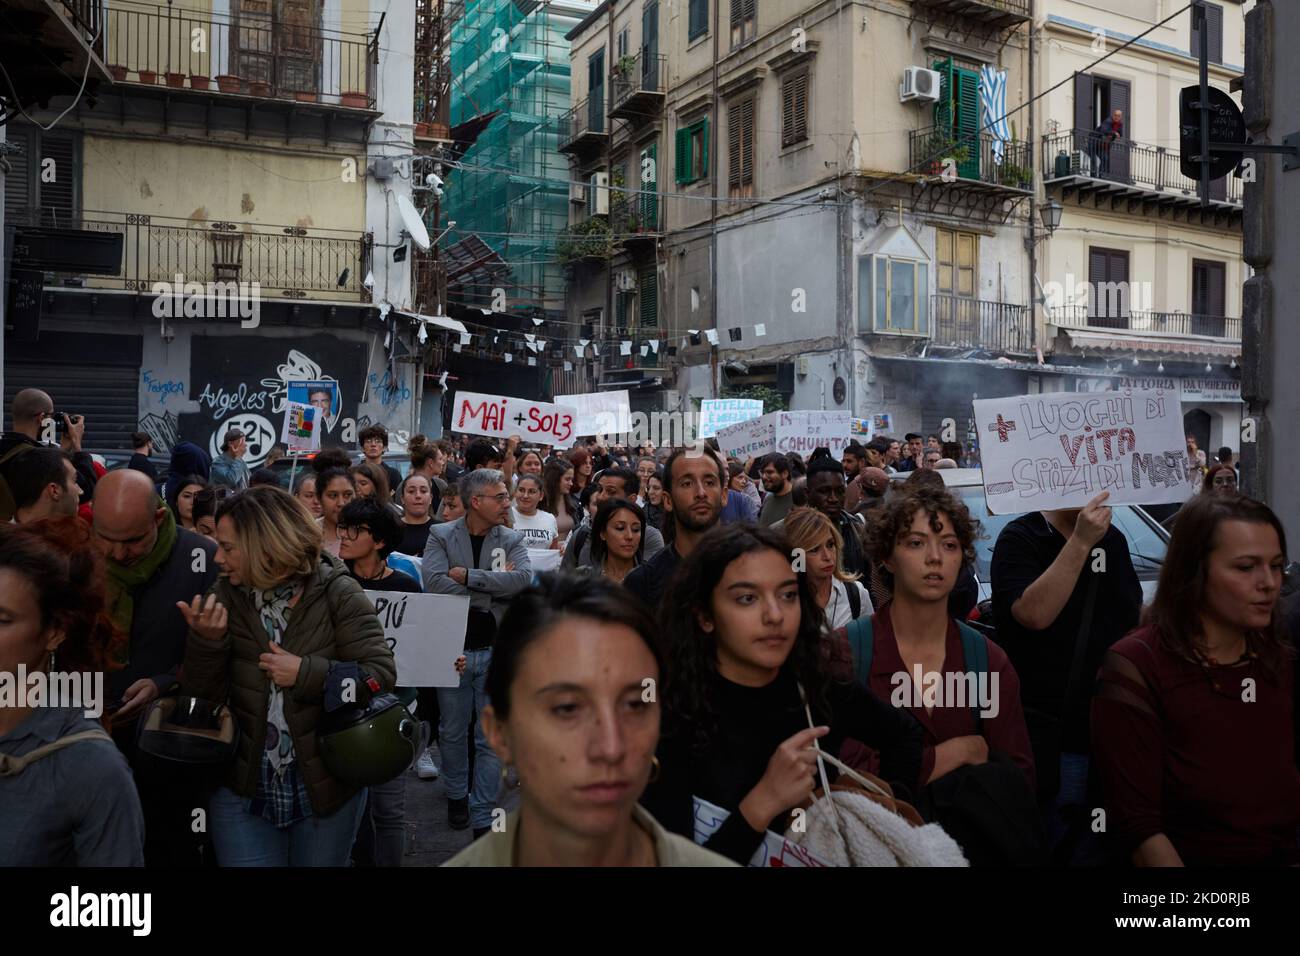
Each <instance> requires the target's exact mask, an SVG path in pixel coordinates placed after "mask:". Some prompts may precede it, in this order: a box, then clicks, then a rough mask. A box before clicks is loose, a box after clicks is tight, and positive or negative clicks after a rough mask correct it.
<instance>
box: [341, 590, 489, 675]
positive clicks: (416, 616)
mask: <svg viewBox="0 0 1300 956" xmlns="http://www.w3.org/2000/svg"><path fill="white" fill-rule="evenodd" d="M366 597H368V598H370V603H372V604H373V605H374V606H375V610H376V611H377V612H379V623H380V624H382V625H383V626H384V638H385V639H386V640H387V641H388V647H389V648H390V649H391V650H392V652H393V656H394V657H395V658H396V659H397V684H398V686H400V687H459V686H460V675H459V674H457V673H456V658H458V657H460V655H461V654H462V653H463V652H464V649H465V625H466V622H467V621H468V620H469V595H467V594H404V593H402V592H400V591H367V592H366Z"/></svg>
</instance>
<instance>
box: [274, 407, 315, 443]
mask: <svg viewBox="0 0 1300 956" xmlns="http://www.w3.org/2000/svg"><path fill="white" fill-rule="evenodd" d="M320 415H321V413H320V409H318V408H317V407H316V406H315V405H306V404H303V403H302V402H285V403H284V427H283V428H281V429H280V441H282V442H284V444H285V447H286V448H288V450H289V453H290V454H299V453H301V452H313V451H319V450H320Z"/></svg>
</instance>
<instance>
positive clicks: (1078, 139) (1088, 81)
mask: <svg viewBox="0 0 1300 956" xmlns="http://www.w3.org/2000/svg"><path fill="white" fill-rule="evenodd" d="M1099 122H1100V120H1098V119H1097V116H1096V114H1095V113H1094V111H1093V105H1092V77H1091V76H1090V75H1089V74H1087V73H1076V74H1074V148H1075V149H1087V148H1088V137H1089V136H1091V135H1092V131H1093V130H1094V129H1096V128H1097V124H1098V123H1099Z"/></svg>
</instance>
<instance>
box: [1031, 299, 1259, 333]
mask: <svg viewBox="0 0 1300 956" xmlns="http://www.w3.org/2000/svg"><path fill="white" fill-rule="evenodd" d="M1046 320H1047V322H1048V323H1049V324H1051V325H1056V326H1060V327H1061V328H1066V329H1079V330H1087V329H1124V330H1127V331H1129V332H1134V333H1137V334H1150V333H1155V334H1157V335H1168V336H1171V337H1172V336H1197V337H1201V338H1213V339H1222V340H1224V341H1227V342H1240V341H1241V319H1240V318H1232V317H1229V316H1223V315H1202V314H1197V313H1191V312H1146V311H1134V310H1130V309H1127V308H1125V307H1124V306H1123V305H1122V303H1112V304H1108V303H1106V302H1104V301H1103V302H1098V303H1096V304H1095V305H1092V306H1088V305H1064V306H1057V307H1056V308H1051V309H1048V310H1047V311H1046Z"/></svg>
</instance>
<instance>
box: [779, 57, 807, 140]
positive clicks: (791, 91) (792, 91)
mask: <svg viewBox="0 0 1300 956" xmlns="http://www.w3.org/2000/svg"><path fill="white" fill-rule="evenodd" d="M807 138H808V71H807V70H800V71H799V72H798V73H791V74H789V75H787V76H786V77H785V78H784V79H783V80H782V82H781V145H782V146H790V145H792V144H794V143H801V142H803V141H804V140H806V139H807Z"/></svg>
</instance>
